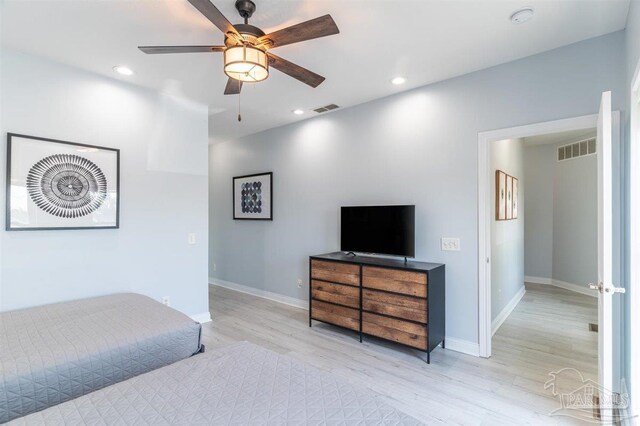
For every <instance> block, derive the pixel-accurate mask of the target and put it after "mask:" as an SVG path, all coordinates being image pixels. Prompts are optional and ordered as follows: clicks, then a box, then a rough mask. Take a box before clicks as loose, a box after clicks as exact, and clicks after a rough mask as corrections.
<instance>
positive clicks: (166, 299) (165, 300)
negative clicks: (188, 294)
mask: <svg viewBox="0 0 640 426" xmlns="http://www.w3.org/2000/svg"><path fill="white" fill-rule="evenodd" d="M162 304H163V305H165V306H171V299H170V298H169V296H164V297H163V298H162Z"/></svg>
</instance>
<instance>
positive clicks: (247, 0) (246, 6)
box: [236, 0, 256, 25]
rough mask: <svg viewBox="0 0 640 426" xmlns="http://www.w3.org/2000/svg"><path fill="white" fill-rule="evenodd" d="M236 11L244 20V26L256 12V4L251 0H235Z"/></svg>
mask: <svg viewBox="0 0 640 426" xmlns="http://www.w3.org/2000/svg"><path fill="white" fill-rule="evenodd" d="M236 10H237V11H238V13H239V14H240V16H241V17H242V18H243V19H244V23H245V25H247V24H248V23H249V18H251V15H253V12H255V11H256V4H255V3H254V2H252V1H251V0H236Z"/></svg>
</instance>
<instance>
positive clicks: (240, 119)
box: [238, 80, 242, 123]
mask: <svg viewBox="0 0 640 426" xmlns="http://www.w3.org/2000/svg"><path fill="white" fill-rule="evenodd" d="M239 87H240V81H239V80H238V123H239V122H241V121H242V115H240V89H239Z"/></svg>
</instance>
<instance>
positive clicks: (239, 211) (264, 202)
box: [233, 172, 273, 220]
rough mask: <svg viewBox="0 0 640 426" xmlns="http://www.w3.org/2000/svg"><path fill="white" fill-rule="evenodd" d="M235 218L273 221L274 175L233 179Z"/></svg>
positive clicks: (262, 174)
mask: <svg viewBox="0 0 640 426" xmlns="http://www.w3.org/2000/svg"><path fill="white" fill-rule="evenodd" d="M233 218H234V219H235V220H273V173H272V172H268V173H258V174H254V175H246V176H236V177H234V178H233Z"/></svg>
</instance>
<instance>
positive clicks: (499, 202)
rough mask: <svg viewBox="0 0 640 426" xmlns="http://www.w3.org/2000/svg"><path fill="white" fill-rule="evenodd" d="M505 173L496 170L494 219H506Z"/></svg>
mask: <svg viewBox="0 0 640 426" xmlns="http://www.w3.org/2000/svg"><path fill="white" fill-rule="evenodd" d="M506 198H507V174H506V173H505V172H503V171H502V170H496V220H506V219H507V199H506Z"/></svg>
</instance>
